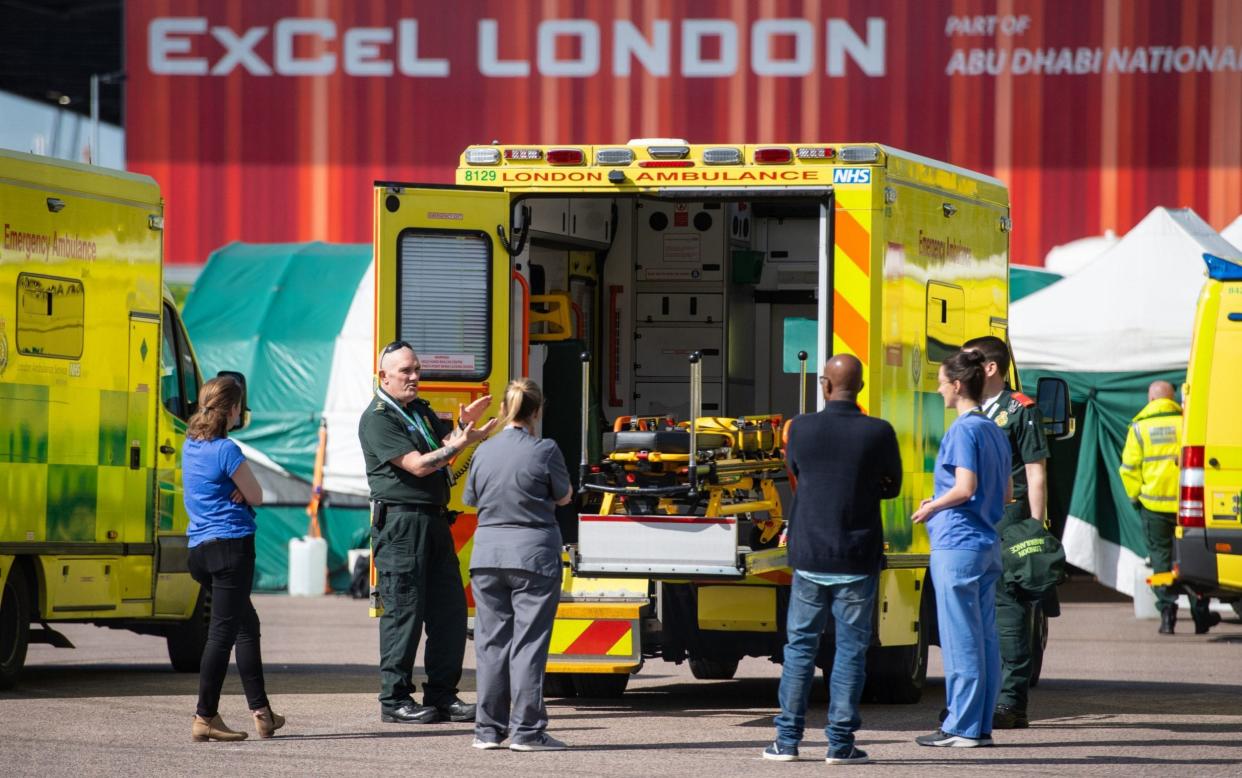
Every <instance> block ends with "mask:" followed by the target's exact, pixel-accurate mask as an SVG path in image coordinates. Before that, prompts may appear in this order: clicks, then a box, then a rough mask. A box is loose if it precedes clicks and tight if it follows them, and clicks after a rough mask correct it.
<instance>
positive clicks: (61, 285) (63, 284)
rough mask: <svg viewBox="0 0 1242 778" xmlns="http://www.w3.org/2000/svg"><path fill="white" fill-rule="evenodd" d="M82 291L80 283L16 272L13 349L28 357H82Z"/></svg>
mask: <svg viewBox="0 0 1242 778" xmlns="http://www.w3.org/2000/svg"><path fill="white" fill-rule="evenodd" d="M85 311H86V294H85V291H84V290H83V288H82V282H81V281H78V280H77V279H73V278H57V277H55V276H44V275H38V274H36V273H19V274H18V275H17V350H18V352H20V353H22V354H26V355H28V356H38V357H59V358H61V359H81V358H82V338H83V334H84V333H85V331H86V330H85V319H84V317H85Z"/></svg>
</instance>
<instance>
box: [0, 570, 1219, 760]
mask: <svg viewBox="0 0 1242 778" xmlns="http://www.w3.org/2000/svg"><path fill="white" fill-rule="evenodd" d="M1099 592H1102V590H1098V589H1096V587H1094V586H1092V585H1086V586H1083V585H1077V586H1074V587H1073V588H1072V590H1071V591H1070V592H1067V594H1068V595H1069V596H1068V597H1067V599H1069V600H1074V601H1071V602H1067V603H1066V605H1065V615H1064V616H1063V617H1062V618H1060V619H1057V620H1054V621H1053V622H1052V628H1051V638H1050V643H1049V647H1048V656H1047V660H1046V663H1045V666H1044V679H1043V681H1042V682H1041V683H1040V685H1039V687H1038V688H1037V689H1036V690H1035V691H1034V697H1033V704H1032V717H1033V719H1034V721H1033V722H1032V726H1031V728H1030V729H1028V730H1020V731H1010V732H998V733H997V735H996V744H997V745H996V747H995V748H991V749H975V750H964V749H956V750H949V749H931V748H920V747H918V746H916V745H915V744H914V743H913V738H914V736H915V735H919V734H923V733H925V732H927V731H929V730H931V729H932V728H934V725H935V721H936V713H937V711H938V710H939V709H940V708H941V706H942V704H943V701H944V686H943V681H942V680H941V678H940V662H939V656H938V650H937V649H932V659H931V677H930V678H929V683H928V689H927V692H926V693H925V695H924V698H923V701H922V702H921V703H919V704H918V705H910V706H874V705H872V706H864V709H863V729H862V731H861V732H860V737H859V745H860V746H862V747H863V748H864V749H866V750H867V751H869V752H870V754H871V756H872V758H873V759H874V760H875V763H876V764H874V765H871V766H857V767H830V766H826V765H825V764H824V763H823V761H822V758H823V752H824V748H825V739H824V735H823V731H822V727H823V718H824V708H825V705H824V703H822V702H820V703H813V706H812V713H811V716H810V722H809V729H808V739H807V740H806V741H805V742H804V743H803V749H802V753H803V760H804V761H802V762H800V763H797V764H788V763H773V762H765V761H763V760H762V759H760V757H759V754H760V751H761V750H762V749H763V747H764V746H765V745H767V743H768V742H770V741H771V740H772V736H773V730H772V716H773V715H774V714H775V712H776V711H775V707H774V706H775V700H776V684H777V678H778V677H779V673H780V670H779V667H778V666H777V665H774V664H771V663H770V662H768V661H767V660H760V659H751V660H747V661H746V662H743V663H742V666H741V668H740V669H739V671H738V676H739V677H738V678H737V679H736V680H733V681H719V682H701V681H695V680H694V679H693V678H692V677H691V676H690V672H689V669H688V668H687V667H685V666H684V665H683V666H675V665H671V664H665V663H663V662H660V661H658V660H657V661H651V662H648V665H647V667H646V668H645V669H644V671H643V672H642V673H641V674H640V675H639V676H638V677H637V678H635V679H634V680H633V682H632V683H631V686H630V691H629V692H627V694H626V696H625V698H624V699H622V700H619V701H612V702H607V703H590V702H581V701H573V700H554V701H552V703H551V704H550V706H549V713H550V716H551V722H552V724H551V731H552V733H553V734H555V735H557V736H559V737H561V738H562V739H564V740H566V741H568V742H569V743H570V744H572V745H573V746H574V748H573V750H571V751H568V752H564V753H547V754H519V753H512V752H510V751H508V750H504V751H486V752H483V751H476V750H474V749H472V748H470V731H471V730H470V727H469V726H468V725H461V724H437V725H430V726H417V725H395V724H381V723H380V721H379V711H378V706H377V703H376V699H375V693H376V687H377V679H376V670H375V657H376V651H377V647H376V646H377V641H376V627H375V623H374V622H373V621H370V620H369V619H368V618H367V613H366V605H365V603H363V602H359V601H353V600H347V599H343V598H337V597H332V598H327V599H318V600H299V599H291V598H288V597H284V596H258V597H256V604H257V606H258V609H259V614H260V617H261V619H262V621H263V638H264V646H263V650H264V655H265V660H266V667H267V682H268V690H269V693H270V695H271V697H272V699H273V701H274V703H275V705H276V708H277V710H278V711H280V712H283V713H284V714H285V715H287V716H288V719H289V724H288V726H287V727H286V729H284V730H283V731H282V736H281V737H278V738H275V739H273V740H268V741H260V740H258V739H257V738H256V739H251V740H247V741H246V742H243V743H239V744H220V743H193V742H191V741H190V738H189V730H190V718H191V715H192V713H193V711H194V699H195V691H196V680H197V679H196V677H195V676H192V675H178V674H175V673H173V672H171V670H169V667H168V663H167V660H166V657H165V653H164V646H163V641H162V640H160V639H158V638H152V637H142V636H137V635H133V634H130V633H128V632H114V631H111V630H103V629H98V628H95V627H90V626H69V627H67V628H66V629H65V630H64V631H65V633H66V634H67V635H68V636H69V637H70V638H71V639H72V640H73V641H74V642H75V643H76V644H77V645H78V648H77V650H73V651H70V650H63V649H53V648H50V647H47V646H43V645H38V646H32V647H31V650H30V657H29V660H28V673H27V676H26V678H25V680H24V682H23V684H22V685H21V686H20V688H19V689H17V690H14V691H9V692H3V693H0V775H13V776H16V775H75V776H77V775H131V776H146V775H247V776H267V775H372V776H379V775H383V776H403V775H420V776H449V775H452V776H458V775H461V776H466V775H502V774H503V775H505V776H507V777H508V776H514V777H516V776H527V775H530V776H545V775H599V776H655V775H675V776H713V777H714V776H732V775H747V776H750V775H786V776H789V775H810V774H819V773H820V771H828V772H830V773H831V772H839V771H846V772H848V773H851V774H862V773H865V772H868V771H871V772H884V773H886V774H890V773H891V774H898V775H948V774H958V773H966V772H970V773H997V772H1000V773H1006V774H1013V775H1064V776H1068V775H1122V776H1138V775H1178V776H1200V775H1222V776H1223V775H1231V776H1239V775H1242V623H1240V622H1239V621H1238V620H1237V619H1227V620H1226V622H1225V623H1223V624H1222V625H1220V626H1219V627H1217V628H1216V629H1215V630H1213V631H1212V633H1211V634H1209V635H1207V636H1200V637H1196V636H1195V635H1193V634H1180V633H1179V634H1178V635H1176V636H1174V637H1171V638H1169V637H1161V636H1158V635H1157V634H1156V623H1155V622H1151V621H1136V620H1134V618H1133V610H1132V607H1131V606H1130V604H1129V601H1128V600H1126V601H1119V600H1117V599H1116V598H1115V597H1098V596H1095V594H1097V593H1099ZM1187 626H1188V625H1187ZM1182 631H1191V632H1192V630H1182ZM472 651H473V649H472V648H468V650H467V654H468V656H467V670H466V676H465V678H464V681H463V693H462V696H463V697H464V698H465V699H467V700H473V699H474V695H473V688H474V687H473V682H474V678H473V672H472V670H471V669H469V668H470V667H472V666H473V656H472V655H471V654H472ZM240 691H241V690H240V688H239V685H238V683H237V677H236V672H235V670H230V676H229V680H228V682H227V684H226V687H225V697H224V699H223V701H222V704H221V712H222V714H223V716H224V718H225V721H226V722H228V723H229V724H230V725H232V726H234V727H237V728H241V727H243V726H249V720H248V716H247V713H246V705H245V700H244V698H243V697H242V696H241V693H240Z"/></svg>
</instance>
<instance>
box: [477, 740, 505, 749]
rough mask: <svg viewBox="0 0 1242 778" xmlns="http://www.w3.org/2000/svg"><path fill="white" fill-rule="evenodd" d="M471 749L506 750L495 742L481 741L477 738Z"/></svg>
mask: <svg viewBox="0 0 1242 778" xmlns="http://www.w3.org/2000/svg"><path fill="white" fill-rule="evenodd" d="M470 747H471V748H477V749H479V750H480V751H491V750H493V749H496V748H504V746H502V745H501V744H499V743H497V742H496V741H494V740H481V739H480V738H477V737H476V738H475V739H474V742H473V743H471V744H470Z"/></svg>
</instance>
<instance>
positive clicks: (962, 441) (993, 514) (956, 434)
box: [927, 412, 1012, 551]
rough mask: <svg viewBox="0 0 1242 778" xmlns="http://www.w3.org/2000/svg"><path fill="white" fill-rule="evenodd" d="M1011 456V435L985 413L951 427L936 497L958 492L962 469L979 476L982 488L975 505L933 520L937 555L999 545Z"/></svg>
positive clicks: (959, 507) (969, 503) (943, 450)
mask: <svg viewBox="0 0 1242 778" xmlns="http://www.w3.org/2000/svg"><path fill="white" fill-rule="evenodd" d="M1011 456H1012V455H1011V453H1010V447H1009V441H1008V440H1007V439H1006V438H1005V433H1004V432H1002V431H1001V428H1000V427H998V426H996V423H995V422H993V421H992V420H991V419H989V418H988V417H986V416H984V415H983V414H982V413H975V412H971V413H967V414H964V415H962V416H959V417H958V418H957V420H956V421H954V422H953V424H952V425H950V427H949V429H948V431H947V432H945V435H944V439H943V440H942V441H940V453H939V454H937V455H936V472H935V496H936V497H940V496H941V495H943V494H944V493H945V492H947V491H949V490H950V489H952V488H953V483H954V482H955V481H956V480H957V479H956V473H955V470H956V469H957V468H959V467H964V468H966V469H967V470H969V471H971V472H972V473H974V474H975V478H976V481H977V483H978V485H977V486H976V487H975V493H974V495H972V496H971V498H970V499H969V500H967V501H966V502H964V503H962V504H961V505H955V506H953V507H952V508H945V509H943V510H941V511H938V512H937V513H935V514H933V515H932V517H931V518H930V519H928V521H927V532H928V534H929V535H930V536H931V547H932V550H933V551H934V550H936V549H950V548H951V549H959V550H969V551H983V550H985V549H988V548H991V547H992V545H993V544H994V543H996V540H997V534H996V525H997V523H999V522H1000V520H1001V514H1002V513H1004V510H1005V486H1006V483H1007V482H1008V480H1009V468H1010V457H1011Z"/></svg>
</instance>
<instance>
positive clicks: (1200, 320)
mask: <svg viewBox="0 0 1242 778" xmlns="http://www.w3.org/2000/svg"><path fill="white" fill-rule="evenodd" d="M1204 256H1205V259H1206V261H1207V271H1208V272H1207V281H1206V282H1205V283H1204V285H1203V291H1202V292H1201V293H1200V295H1199V306H1198V310H1197V312H1196V314H1195V332H1194V339H1193V341H1192V343H1191V350H1190V365H1189V367H1188V368H1187V371H1186V386H1185V388H1184V395H1185V403H1186V405H1185V421H1184V422H1183V428H1182V446H1183V448H1182V463H1181V471H1182V472H1181V495H1180V499H1179V502H1178V512H1177V524H1178V526H1177V530H1176V537H1175V540H1174V547H1173V551H1174V562H1173V575H1174V576H1175V578H1176V579H1177V580H1179V581H1180V582H1181V583H1183V584H1185V585H1187V586H1189V587H1190V588H1191V589H1193V590H1194V591H1196V592H1200V593H1203V594H1209V595H1211V596H1213V597H1220V598H1222V599H1224V600H1226V601H1229V600H1232V601H1233V602H1234V609H1235V610H1238V611H1239V615H1242V401H1240V398H1242V394H1239V392H1238V386H1239V382H1242V265H1239V264H1237V263H1236V262H1234V261H1232V260H1228V259H1222V258H1220V257H1215V256H1212V255H1210V254H1207V255H1204Z"/></svg>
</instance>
